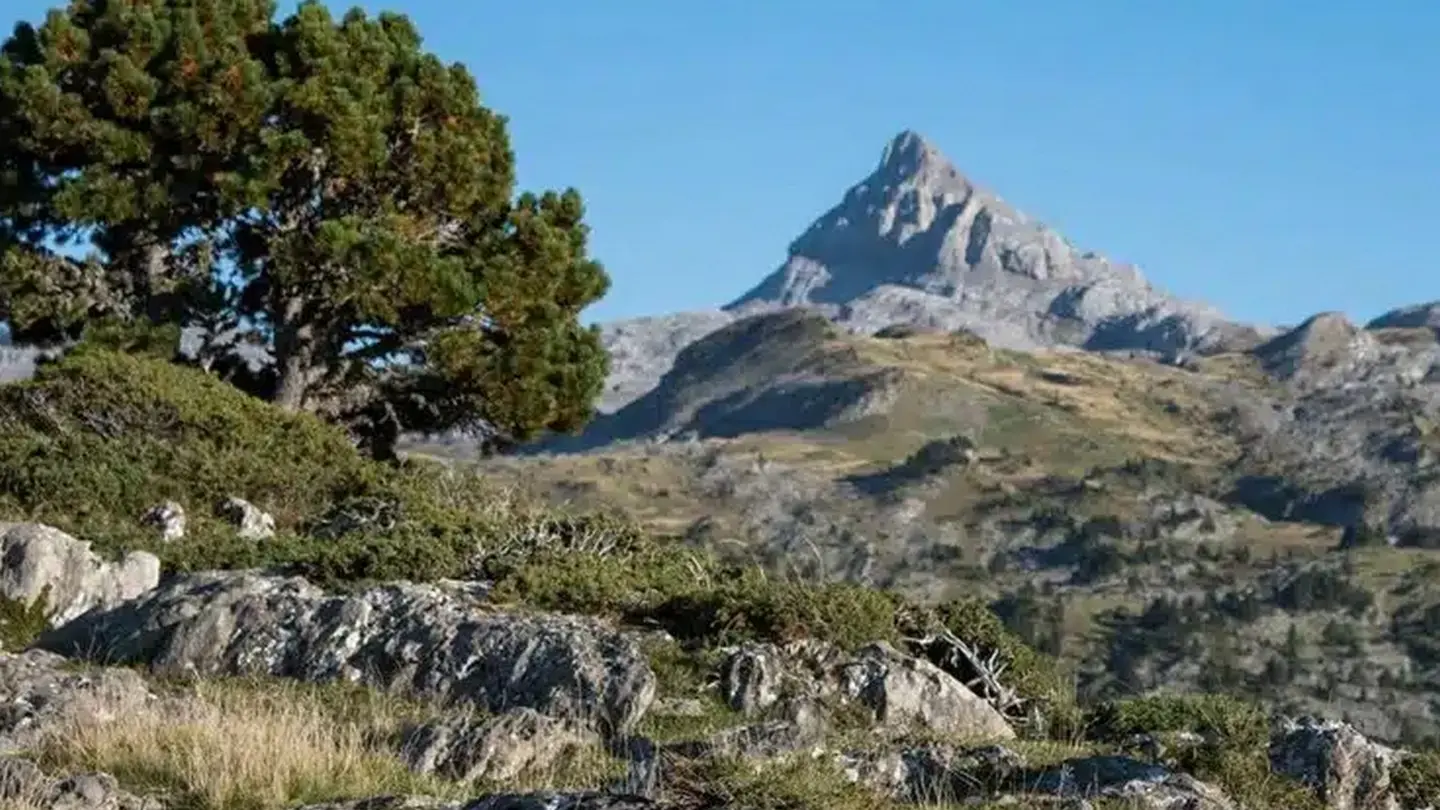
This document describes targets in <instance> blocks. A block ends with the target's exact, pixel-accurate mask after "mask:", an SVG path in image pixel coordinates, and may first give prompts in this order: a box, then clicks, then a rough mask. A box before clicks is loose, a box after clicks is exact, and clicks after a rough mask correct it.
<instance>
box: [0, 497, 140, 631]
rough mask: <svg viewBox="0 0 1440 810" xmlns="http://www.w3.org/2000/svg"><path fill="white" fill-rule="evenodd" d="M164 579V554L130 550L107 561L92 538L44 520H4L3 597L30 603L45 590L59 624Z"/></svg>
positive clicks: (53, 622)
mask: <svg viewBox="0 0 1440 810" xmlns="http://www.w3.org/2000/svg"><path fill="white" fill-rule="evenodd" d="M159 581H160V560H159V558H157V557H156V556H155V555H154V554H151V553H149V552H145V551H132V552H130V553H129V554H127V555H125V557H124V558H123V559H121V560H120V561H119V562H116V563H110V562H106V561H105V560H103V559H101V558H100V556H99V555H97V554H95V553H94V552H93V551H91V550H90V544H89V543H87V542H84V541H81V540H77V539H75V538H74V537H71V536H70V535H68V534H66V533H64V532H62V531H60V530H59V529H56V528H54V527H52V526H46V525H44V524H41V523H0V597H3V598H5V599H11V600H15V601H18V602H21V603H24V604H26V605H29V604H33V603H34V602H35V600H37V599H39V598H40V596H41V595H42V594H44V593H46V589H47V588H48V589H49V591H48V594H49V595H48V597H47V604H46V613H47V616H48V619H49V623H50V626H51V627H58V626H60V625H62V624H64V623H66V622H68V621H71V620H72V619H74V618H76V617H77V616H80V615H81V614H83V613H85V612H86V611H89V610H92V609H96V608H98V609H108V608H111V607H114V606H116V605H119V604H121V603H123V602H126V601H128V600H130V599H135V598H136V597H139V596H140V595H141V594H144V593H146V592H147V591H149V590H151V589H152V588H154V587H155V586H156V585H157V584H158V583H159Z"/></svg>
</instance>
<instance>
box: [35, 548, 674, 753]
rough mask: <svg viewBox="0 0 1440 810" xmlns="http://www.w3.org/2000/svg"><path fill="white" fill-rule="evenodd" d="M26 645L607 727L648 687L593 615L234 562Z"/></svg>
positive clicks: (647, 673)
mask: <svg viewBox="0 0 1440 810" xmlns="http://www.w3.org/2000/svg"><path fill="white" fill-rule="evenodd" d="M37 646H39V647H42V648H44V649H48V650H52V651H55V652H59V653H62V654H65V655H71V656H76V657H83V658H88V659H90V660H106V661H115V662H123V663H132V664H143V665H146V666H148V667H150V668H151V670H152V671H155V672H157V673H170V674H195V675H201V676H206V675H241V674H264V675H271V676H279V677H290V678H297V679H300V680H305V681H328V680H335V679H340V680H345V681H349V682H354V683H363V684H366V685H369V686H372V687H375V688H379V689H384V690H398V691H402V692H406V693H409V694H412V695H416V696H422V697H427V698H432V699H438V700H441V701H444V702H451V703H466V704H471V705H474V706H478V707H480V708H482V709H484V710H486V711H489V712H503V711H507V710H509V709H513V708H517V707H525V708H531V709H534V710H536V711H538V712H541V713H543V714H548V715H551V716H553V717H556V718H560V719H564V720H573V721H576V722H578V723H582V724H584V725H586V726H587V727H589V728H592V729H594V730H596V731H601V732H604V733H615V734H624V733H627V732H628V731H630V729H632V728H633V727H634V725H635V724H636V723H638V722H639V720H640V718H641V717H642V716H643V715H644V714H645V711H646V710H647V709H648V708H649V706H650V703H651V701H652V700H654V697H655V689H656V682H655V674H654V672H652V671H651V669H650V665H649V662H648V661H647V659H646V658H645V656H644V655H643V654H642V653H641V652H640V650H639V649H638V648H637V647H636V645H635V643H634V642H633V641H632V640H631V639H629V638H627V637H626V636H625V635H623V634H622V633H620V632H617V631H616V630H614V629H613V628H610V627H608V626H606V625H605V624H603V623H601V622H598V621H595V620H591V619H584V618H579V617H571V616H549V615H547V616H539V615H521V614H508V613H499V612H487V611H486V610H484V609H483V608H482V607H480V606H479V605H478V604H476V603H475V602H474V601H473V600H469V599H465V598H463V597H462V596H459V595H457V594H456V593H455V592H454V591H453V590H448V589H445V588H442V587H440V586H433V585H418V584H410V583H396V584H388V585H383V586H378V587H374V588H371V589H369V590H367V591H364V592H362V593H358V594H354V595H332V594H328V593H326V592H325V591H323V590H321V589H320V588H317V587H315V586H314V585H312V584H310V583H308V582H306V581H305V580H303V579H300V578H297V577H276V576H266V575H262V574H258V573H254V572H243V571H223V572H204V573H196V574H188V575H182V576H177V577H175V578H173V579H171V580H169V581H167V582H166V583H165V584H164V585H163V586H162V587H160V588H158V589H156V590H154V591H151V592H150V593H149V594H147V595H146V596H145V597H144V598H142V599H139V600H136V601H133V602H129V603H126V604H124V605H121V606H119V607H116V608H114V609H112V610H108V611H103V612H95V613H91V614H88V615H86V616H84V617H82V618H81V619H80V620H77V621H74V622H71V623H70V624H69V625H66V626H64V627H62V628H60V629H58V630H54V631H51V632H50V633H47V634H45V635H44V636H42V637H41V639H40V640H39V641H38V643H37Z"/></svg>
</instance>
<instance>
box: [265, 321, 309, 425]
mask: <svg viewBox="0 0 1440 810" xmlns="http://www.w3.org/2000/svg"><path fill="white" fill-rule="evenodd" d="M303 311H304V302H303V301H302V300H301V299H300V298H299V297H298V296H297V297H294V298H290V299H288V300H287V301H286V302H285V305H284V307H283V308H282V310H281V313H280V314H281V317H280V322H279V323H277V324H276V325H275V374H276V380H275V399H274V403H275V405H277V406H279V407H280V408H282V409H283V410H287V411H300V410H304V408H305V398H306V396H305V395H306V394H307V393H309V388H310V384H311V383H312V382H313V381H314V379H315V376H316V375H315V328H314V326H313V325H312V324H308V323H303V322H302V321H301V317H302V315H303Z"/></svg>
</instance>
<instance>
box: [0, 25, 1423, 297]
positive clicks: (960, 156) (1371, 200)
mask: <svg viewBox="0 0 1440 810" xmlns="http://www.w3.org/2000/svg"><path fill="white" fill-rule="evenodd" d="M49 5H52V2H47V1H46V0H10V2H7V3H6V4H5V8H6V10H7V11H11V10H13V11H18V12H19V14H20V16H25V17H28V18H30V19H37V20H38V19H39V17H40V16H41V14H42V13H43V10H44V8H46V7H48V6H49ZM332 5H333V7H335V8H336V9H337V10H341V9H343V8H344V7H346V6H347V5H348V4H341V3H335V4H332ZM364 5H365V6H366V7H367V8H368V9H370V10H372V11H378V10H380V9H384V8H389V9H394V10H398V11H403V12H405V13H407V14H409V15H410V16H411V17H412V18H413V19H414V20H415V21H416V23H417V24H418V26H419V28H420V30H421V32H422V33H423V34H424V36H425V38H426V42H427V45H428V46H429V47H430V48H431V49H432V50H434V51H436V52H437V53H439V54H440V55H441V56H442V57H443V58H445V59H447V60H452V61H457V60H458V61H461V62H464V63H466V64H467V65H468V66H469V67H470V69H471V70H472V72H473V73H474V74H475V76H476V77H477V80H478V82H479V84H480V88H481V92H482V95H483V97H484V99H485V101H486V103H487V104H489V105H490V106H492V107H494V108H495V109H497V110H499V111H500V112H502V113H504V114H506V115H508V116H509V117H510V119H511V136H512V140H513V145H514V148H515V150H516V151H517V154H518V159H519V168H520V181H521V183H522V185H524V186H527V187H532V188H535V187H558V186H566V185H574V186H576V187H578V188H579V189H580V190H581V192H582V193H583V194H584V195H585V197H586V199H587V201H588V205H589V211H590V214H589V220H590V223H591V225H592V227H593V228H594V236H593V243H592V244H593V250H594V253H595V255H596V256H597V257H598V258H600V259H601V260H602V261H603V262H604V263H605V265H606V267H607V268H608V269H609V271H610V274H611V276H612V279H613V281H614V284H613V286H612V289H611V292H610V294H609V296H608V297H607V300H606V301H604V302H603V303H602V304H599V305H597V306H595V307H594V308H592V310H590V312H589V313H587V315H588V316H590V317H592V318H595V319H602V320H603V319H610V318H615V317H625V316H631V315H639V314H647V313H659V312H668V311H675V310H682V309H692V308H705V307H711V306H716V305H719V304H722V303H724V302H726V301H728V300H730V299H731V298H733V297H735V296H736V295H738V294H739V293H741V292H743V291H744V290H746V289H748V288H749V287H750V286H751V285H753V284H754V283H755V282H757V281H759V279H761V278H762V277H763V276H765V275H766V274H767V273H769V272H770V271H771V270H773V269H774V268H775V267H777V266H778V265H779V264H780V263H781V262H782V261H783V259H784V255H785V248H786V245H787V244H788V243H789V241H790V240H791V239H792V238H794V237H795V236H796V235H798V234H799V233H800V232H801V231H802V230H803V229H804V228H805V226H806V225H808V223H809V222H810V220H811V219H813V218H814V217H815V216H817V215H819V214H820V213H821V212H823V211H824V210H825V209H826V208H828V207H829V206H830V205H832V204H834V203H835V202H836V201H838V200H839V198H840V196H841V194H842V193H843V192H844V190H845V189H846V188H847V187H848V186H849V185H851V184H852V183H854V182H856V181H858V180H859V179H860V178H861V177H863V176H864V175H865V174H866V173H867V172H869V171H870V169H871V168H872V167H873V165H874V163H875V161H876V160H877V159H878V157H879V154H880V151H881V149H882V148H883V146H884V144H885V142H886V141H887V140H888V139H889V138H890V137H891V136H893V135H894V134H895V133H897V132H899V131H900V130H902V129H907V128H909V129H915V130H918V131H920V132H922V133H923V134H925V135H926V136H928V137H929V138H930V139H931V140H932V141H934V142H935V143H936V144H937V145H938V146H940V148H941V149H942V150H944V151H945V152H946V154H948V155H949V156H950V157H951V158H952V159H953V160H954V161H955V163H956V164H957V165H958V166H959V167H960V169H961V170H962V171H963V172H965V173H967V174H968V175H969V176H970V177H971V178H972V179H974V180H975V181H976V182H979V183H981V184H983V185H986V186H989V187H991V188H992V189H994V190H995V191H997V192H998V193H999V194H1001V195H1002V196H1004V197H1005V198H1006V199H1007V200H1009V201H1010V202H1012V203H1013V204H1015V205H1016V206H1017V207H1019V208H1021V209H1023V210H1025V211H1027V212H1029V213H1030V214H1032V215H1034V216H1036V217H1038V218H1040V219H1043V220H1046V221H1048V222H1049V223H1050V224H1051V225H1052V226H1053V227H1055V228H1056V229H1058V230H1059V231H1061V232H1062V233H1065V234H1066V235H1067V236H1069V237H1070V238H1071V240H1072V241H1074V242H1075V243H1076V244H1077V245H1080V246H1082V247H1084V248H1089V249H1095V250H1098V251H1100V252H1103V253H1106V254H1108V255H1110V256H1112V257H1114V258H1117V259H1121V260H1125V261H1133V262H1136V263H1138V264H1139V265H1140V266H1141V267H1142V269H1143V270H1144V272H1145V273H1146V274H1147V275H1148V276H1149V277H1151V278H1152V279H1153V280H1155V281H1156V282H1157V283H1159V284H1160V285H1161V286H1163V287H1166V288H1168V289H1170V290H1171V291H1173V292H1176V293H1178V294H1181V295H1184V296H1187V297H1194V298H1200V299H1204V300H1207V301H1209V302H1211V303H1213V304H1215V305H1217V306H1219V307H1220V308H1221V309H1223V310H1225V311H1227V312H1228V313H1230V314H1231V315H1232V316H1234V317H1238V318H1241V319H1247V320H1258V321H1264V322H1270V323H1293V322H1296V321H1298V320H1300V319H1302V318H1304V317H1305V316H1307V315H1309V314H1312V313H1314V312H1316V311H1320V310H1341V311H1344V312H1346V313H1348V314H1350V315H1351V316H1352V317H1355V318H1357V319H1368V318H1369V317H1372V316H1374V315H1376V314H1378V313H1379V312H1381V311H1383V310H1385V309H1388V308H1390V307H1393V306H1397V305H1401V304H1405V303H1413V302H1418V301H1422V300H1428V299H1433V298H1440V272H1437V269H1440V268H1437V262H1436V248H1435V245H1436V244H1437V240H1436V239H1435V236H1434V234H1435V231H1437V230H1440V137H1437V126H1440V49H1437V48H1436V47H1435V43H1436V42H1440V3H1434V2H1433V0H1389V1H1388V2H1385V3H1375V4H1366V3H1362V2H1360V1H1359V0H1321V2H1301V0H1267V1H1266V2H1257V1H1256V0H1206V1H1205V2H1199V1H1198V0H1195V1H1193V2H1190V1H1185V2H1163V1H1161V0H1144V1H1143V2H1142V0H1085V1H1084V2H1075V1H1074V0H1049V1H1048V2H1037V1H1036V0H990V2H975V1H973V0H971V1H965V0H927V1H922V0H890V2H883V3H882V2H878V0H870V2H860V1H859V0H828V1H827V2H819V0H778V2H770V3H762V2H748V3H747V2H719V0H710V1H709V2H700V0H692V1H691V2H678V3H677V2H674V1H673V0H608V2H596V1H595V0H583V1H582V0H548V2H543V3H542V2H535V3H525V2H515V1H514V0H507V1H506V2H496V1H495V0H470V2H459V1H458V0H444V2H442V0H385V1H384V2H378V1H377V2H367V3H365V4H364ZM292 7H293V4H288V3H287V4H285V5H284V9H285V10H286V11H288V10H289V9H290V8H292ZM7 16H15V15H14V14H13V12H12V14H11V15H7Z"/></svg>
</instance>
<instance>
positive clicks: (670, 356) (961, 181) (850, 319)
mask: <svg viewBox="0 0 1440 810" xmlns="http://www.w3.org/2000/svg"><path fill="white" fill-rule="evenodd" d="M790 307H809V308H814V309H818V310H819V311H821V312H823V313H824V314H826V315H827V316H828V317H830V318H831V319H832V320H834V321H836V322H837V323H839V324H841V325H842V326H844V327H845V328H847V329H851V330H853V331H856V332H861V333H867V334H869V333H874V332H877V331H879V330H881V329H884V328H886V327H890V326H894V325H897V324H904V325H911V326H919V327H926V328H939V329H946V330H952V329H966V330H968V331H971V332H974V333H975V334H977V335H979V336H981V337H983V338H985V339H986V340H988V341H990V342H991V343H994V344H996V345H1001V346H1006V347H1010V348H1021V349H1027V348H1036V347H1049V346H1074V347H1078V348H1084V349H1090V350H1099V351H1105V350H1141V351H1149V352H1156V353H1160V354H1174V353H1177V352H1184V351H1191V350H1200V351H1204V350H1207V349H1210V348H1213V347H1216V346H1220V345H1231V344H1233V343H1235V342H1236V341H1237V340H1239V341H1245V342H1252V343H1253V342H1258V339H1259V338H1260V337H1261V336H1262V334H1268V333H1263V332H1262V330H1257V329H1253V328H1251V327H1246V326H1242V325H1239V324H1235V323H1233V322H1231V321H1229V320H1227V319H1226V318H1225V317H1224V316H1223V315H1222V314H1221V313H1220V312H1218V311H1217V310H1215V309H1213V308H1211V307H1209V306H1206V305H1203V304H1198V303H1192V302H1186V301H1181V300H1179V299H1177V298H1175V297H1173V296H1170V295H1168V294H1166V293H1164V292H1163V291H1160V290H1158V289H1156V288H1155V287H1154V286H1152V285H1151V284H1150V283H1149V282H1148V281H1146V280H1145V278H1144V277H1143V276H1142V275H1141V274H1140V272H1139V270H1138V269H1136V268H1135V267H1133V266H1131V265H1128V264H1123V263H1118V262H1113V261H1111V260H1109V259H1107V258H1105V257H1103V256H1101V255H1099V254H1096V253H1093V252H1087V251H1082V250H1080V249H1078V248H1076V247H1075V246H1073V245H1071V244H1070V243H1069V242H1068V241H1067V240H1066V239H1065V238H1064V237H1063V236H1061V235H1060V234H1058V233H1057V232H1055V231H1054V230H1051V229H1050V228H1048V227H1047V226H1046V225H1045V224H1044V223H1042V222H1038V221H1036V220H1034V219H1032V218H1030V217H1029V216H1027V215H1026V214H1024V213H1022V212H1020V211H1018V210H1016V209H1015V208H1013V207H1012V206H1010V205H1009V204H1008V203H1006V202H1005V201H1004V200H1002V199H1001V198H1000V197H998V196H997V195H995V194H994V193H992V192H990V191H988V190H986V189H984V188H982V187H980V186H978V185H976V184H974V183H972V182H971V181H970V180H969V179H967V178H966V177H965V176H964V175H962V174H961V173H960V171H959V170H958V169H956V167H955V166H954V164H952V163H951V162H950V161H949V160H948V159H947V158H946V157H945V156H944V154H942V153H941V152H940V150H939V149H937V148H936V147H935V146H934V145H933V144H932V143H930V142H929V141H927V140H926V139H925V138H924V137H922V136H920V135H919V134H917V133H915V132H911V131H906V132H902V133H900V134H899V135H897V136H896V137H895V138H894V139H893V140H891V142H890V143H889V144H888V145H887V146H886V147H885V149H884V152H883V154H882V155H881V159H880V163H879V165H878V166H877V167H876V168H875V170H874V171H872V172H871V173H870V175H869V176H867V177H866V178H865V179H863V180H862V181H860V182H859V183H858V184H856V185H855V186H853V187H851V188H850V189H849V190H848V191H847V192H846V193H845V196H844V197H843V199H841V201H840V202H839V203H838V204H837V205H835V206H834V207H833V208H831V209H830V210H829V211H827V212H825V213H824V214H822V215H821V216H820V217H819V218H818V219H816V220H815V221H814V222H813V223H811V225H810V226H809V228H807V229H806V230H805V232H804V233H803V234H801V236H800V237H799V238H797V239H796V240H795V241H794V242H792V243H791V245H790V247H789V251H788V257H787V258H786V260H785V262H784V264H782V265H781V266H780V268H779V269H777V270H775V271H774V272H773V273H771V274H770V275H769V276H768V277H767V278H765V279H764V280H763V281H761V282H760V283H759V284H758V285H757V286H755V287H754V288H753V289H751V290H750V291H748V292H746V293H745V294H743V295H741V296H740V297H739V298H737V299H736V300H734V301H732V302H731V303H730V304H728V305H726V306H725V307H723V308H722V309H721V311H720V313H716V312H703V313H693V314H687V315H683V316H673V317H671V318H668V319H665V320H663V321H651V322H644V321H624V322H617V323H615V324H609V325H607V326H606V327H604V330H605V334H606V338H607V345H608V346H609V348H610V350H611V352H612V354H614V355H617V356H620V357H623V358H624V361H623V363H622V364H621V365H620V367H619V368H617V370H616V372H615V374H614V376H613V377H612V380H611V384H610V387H609V391H608V392H607V396H606V401H605V403H604V406H605V407H604V410H614V409H616V408H618V407H620V406H623V405H624V404H625V403H626V402H629V401H631V400H633V399H634V398H636V397H638V396H640V395H641V394H643V393H644V392H645V391H647V390H649V389H650V388H652V387H653V386H654V385H655V384H656V383H658V381H659V378H660V376H661V375H663V374H664V372H665V371H666V370H667V369H668V368H669V367H670V364H671V363H673V360H674V357H675V353H678V351H679V349H680V348H683V345H684V344H685V342H686V341H685V340H683V339H681V338H688V339H690V340H694V339H697V338H698V337H701V336H703V334H708V333H709V332H710V331H713V330H714V329H718V328H720V327H721V326H723V325H724V324H725V323H726V322H727V321H728V320H729V319H733V318H738V317H744V316H747V315H753V314H757V313H760V312H765V311H770V310H774V309H781V308H790ZM727 316H728V317H727ZM697 333H698V334H697ZM644 346H649V347H651V348H653V349H657V350H659V349H663V351H654V352H651V353H648V354H647V353H646V351H645V349H644ZM672 346H673V347H674V353H671V352H670V351H669V348H670V347H672Z"/></svg>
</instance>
